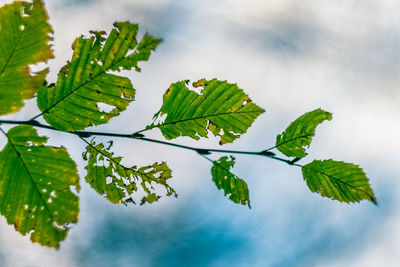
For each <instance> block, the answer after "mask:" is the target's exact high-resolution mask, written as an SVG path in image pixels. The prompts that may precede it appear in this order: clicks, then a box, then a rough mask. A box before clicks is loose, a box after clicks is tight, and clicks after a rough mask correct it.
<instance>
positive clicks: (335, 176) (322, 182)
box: [302, 159, 377, 204]
mask: <svg viewBox="0 0 400 267" xmlns="http://www.w3.org/2000/svg"><path fill="white" fill-rule="evenodd" d="M302 172H303V178H304V180H305V181H306V182H307V185H308V187H309V188H310V190H311V191H312V192H317V193H319V194H321V196H323V197H328V198H331V199H336V200H339V201H341V202H347V203H349V202H360V201H361V200H363V199H366V200H370V201H372V202H373V203H374V204H377V201H376V198H375V196H374V193H373V192H372V189H371V187H370V185H369V181H368V178H367V175H366V174H365V173H364V171H363V170H362V169H361V168H360V167H358V166H357V165H354V164H351V163H345V162H342V161H333V160H331V159H330V160H322V161H321V160H314V161H313V162H311V163H309V164H307V165H305V166H303V167H302Z"/></svg>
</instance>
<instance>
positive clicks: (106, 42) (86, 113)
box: [38, 22, 161, 131]
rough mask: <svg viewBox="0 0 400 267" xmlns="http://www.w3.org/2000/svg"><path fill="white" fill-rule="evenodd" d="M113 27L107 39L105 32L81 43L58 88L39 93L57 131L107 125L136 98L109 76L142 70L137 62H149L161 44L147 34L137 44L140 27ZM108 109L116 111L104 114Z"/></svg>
mask: <svg viewBox="0 0 400 267" xmlns="http://www.w3.org/2000/svg"><path fill="white" fill-rule="evenodd" d="M114 26H115V28H114V29H113V30H112V31H111V33H110V34H109V36H108V38H107V39H106V38H105V32H92V36H91V37H90V38H84V37H79V38H77V39H76V40H75V42H74V44H73V50H74V54H73V56H72V60H71V62H68V63H67V65H65V66H64V67H63V68H62V69H61V71H60V73H59V74H58V80H57V83H56V84H55V85H49V86H43V87H42V88H41V89H40V90H39V94H38V106H39V108H40V110H41V111H42V113H43V116H44V118H45V120H46V121H47V122H48V123H49V124H50V125H51V126H53V127H54V128H57V129H59V130H63V131H78V130H82V129H85V128H86V127H88V126H91V125H100V124H104V123H107V122H108V121H109V120H110V119H111V118H112V117H115V116H118V115H119V114H120V112H122V111H124V110H125V109H126V108H127V106H128V105H129V103H131V101H132V100H133V99H134V96H135V89H134V88H133V86H132V84H131V81H130V80H129V79H128V78H126V77H123V76H119V75H116V74H112V73H110V71H119V70H121V69H125V70H130V69H132V68H135V69H136V70H137V71H140V68H139V67H138V63H139V62H140V61H146V60H148V59H149V57H150V53H151V51H153V50H155V48H156V47H157V45H158V44H159V43H160V42H161V40H160V39H156V38H154V37H152V36H151V35H149V34H146V35H145V36H144V37H143V39H142V40H141V41H140V43H139V44H138V42H137V40H136V34H137V31H138V25H137V24H131V23H129V22H116V23H115V24H114ZM103 104H106V105H108V106H107V107H109V108H110V109H111V110H110V111H107V110H101V107H102V105H103Z"/></svg>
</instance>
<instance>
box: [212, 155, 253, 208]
mask: <svg viewBox="0 0 400 267" xmlns="http://www.w3.org/2000/svg"><path fill="white" fill-rule="evenodd" d="M234 165H235V158H234V157H232V156H231V158H230V160H229V159H228V157H227V156H223V157H221V158H220V159H219V160H218V161H213V167H212V168H211V175H212V180H213V181H214V183H215V185H216V186H217V188H218V189H219V190H220V189H223V190H224V194H225V196H227V195H229V199H230V200H232V201H233V202H235V203H238V204H242V205H248V206H249V208H250V198H249V189H248V187H247V184H246V182H245V181H244V180H242V179H240V178H239V177H237V176H236V175H234V174H233V173H231V172H230V169H231V168H233V166H234Z"/></svg>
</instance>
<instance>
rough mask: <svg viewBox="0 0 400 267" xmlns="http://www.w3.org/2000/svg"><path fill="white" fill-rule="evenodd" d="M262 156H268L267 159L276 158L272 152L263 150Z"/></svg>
mask: <svg viewBox="0 0 400 267" xmlns="http://www.w3.org/2000/svg"><path fill="white" fill-rule="evenodd" d="M260 155H264V156H267V157H273V156H275V153H274V152H271V151H268V150H263V151H261V152H260Z"/></svg>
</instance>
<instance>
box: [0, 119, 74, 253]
mask: <svg viewBox="0 0 400 267" xmlns="http://www.w3.org/2000/svg"><path fill="white" fill-rule="evenodd" d="M7 137H8V143H7V145H6V146H5V147H4V149H3V151H2V152H1V153H0V213H1V214H2V215H3V216H5V218H6V219H7V222H8V223H9V224H13V225H14V227H15V229H16V230H17V231H18V232H20V233H21V234H23V235H25V234H27V233H30V232H31V231H32V234H31V240H32V241H33V242H37V243H39V244H41V245H45V246H49V247H59V243H60V241H62V240H64V239H65V237H66V235H67V232H68V228H67V227H66V226H68V224H69V223H76V222H77V221H78V213H79V198H78V196H76V195H75V194H74V193H73V192H72V191H71V190H70V186H75V187H76V188H77V190H79V176H78V173H77V168H76V165H75V163H74V162H73V161H72V159H71V158H70V157H69V155H68V153H67V151H66V149H65V148H63V147H61V148H56V147H51V146H44V143H45V142H46V140H47V137H40V136H38V134H37V132H36V130H35V129H34V128H33V127H32V126H28V125H22V126H16V127H14V128H12V129H11V130H9V131H8V133H7Z"/></svg>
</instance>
